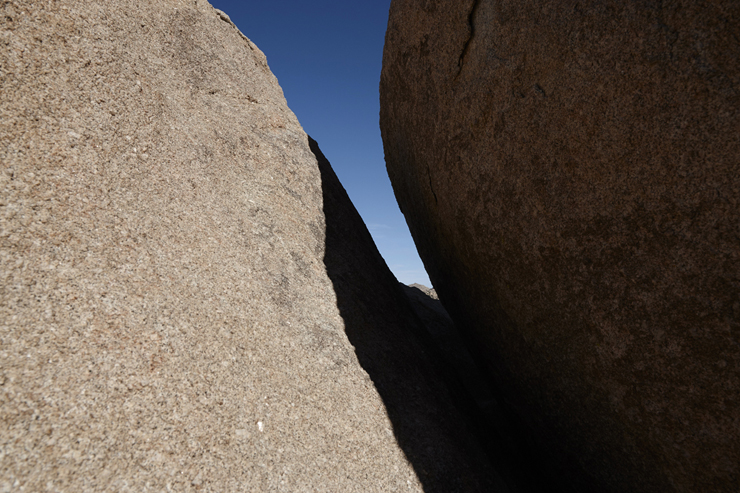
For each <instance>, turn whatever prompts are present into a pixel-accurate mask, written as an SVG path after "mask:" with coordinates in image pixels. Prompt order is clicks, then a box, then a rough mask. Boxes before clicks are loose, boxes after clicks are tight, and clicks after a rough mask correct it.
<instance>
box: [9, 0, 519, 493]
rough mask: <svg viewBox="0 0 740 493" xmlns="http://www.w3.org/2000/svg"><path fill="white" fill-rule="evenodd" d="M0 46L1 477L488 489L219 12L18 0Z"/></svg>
mask: <svg viewBox="0 0 740 493" xmlns="http://www.w3.org/2000/svg"><path fill="white" fill-rule="evenodd" d="M0 45H1V46H2V47H3V48H2V49H0V279H1V280H0V423H2V426H0V490H1V491H16V490H18V491H47V490H48V491H52V490H53V491H309V490H311V491H313V490H317V491H348V492H352V491H357V492H368V491H377V492H385V491H407V490H409V491H422V489H424V490H425V491H434V490H435V488H436V490H437V491H491V489H493V488H495V485H496V481H497V479H496V475H495V473H493V472H491V471H490V468H489V467H488V463H487V459H486V457H485V455H484V454H482V453H481V452H480V450H479V448H478V447H477V444H476V443H475V440H473V439H472V438H471V437H470V436H469V435H466V434H464V433H463V432H462V431H461V429H463V428H464V427H462V425H461V424H462V423H464V418H463V417H461V415H460V414H459V412H458V411H457V408H456V407H455V405H454V402H453V401H452V400H451V398H450V396H449V393H448V391H447V390H446V387H443V386H441V384H440V381H439V379H438V378H437V377H436V373H435V372H436V369H435V367H434V365H433V364H432V363H431V362H430V360H429V358H427V356H426V353H425V352H424V351H423V349H419V348H420V347H421V346H420V343H418V342H416V339H415V336H414V335H413V334H414V331H418V330H419V329H418V327H417V325H418V323H419V322H418V319H416V318H415V315H414V314H413V312H412V311H411V308H410V307H409V306H408V301H407V300H406V299H405V297H403V295H402V294H401V293H400V289H399V288H398V286H397V285H396V281H395V279H394V278H393V276H392V274H391V273H390V272H389V271H388V270H387V267H386V266H385V264H384V263H383V262H382V259H380V256H379V255H378V253H377V250H375V246H374V245H373V244H372V240H371V239H370V236H369V234H368V233H367V230H366V229H365V227H364V225H363V224H362V221H361V220H359V216H357V213H356V211H354V208H353V207H352V204H351V203H350V202H349V199H348V198H347V196H346V193H344V190H343V189H342V188H341V185H339V182H338V181H336V177H334V178H333V180H334V181H332V180H328V179H327V178H326V177H327V176H330V175H331V176H333V173H332V172H331V171H330V170H331V168H329V167H328V166H329V165H328V162H326V161H325V159H323V156H321V159H323V160H322V161H321V163H322V164H321V165H320V164H319V160H318V159H317V156H318V155H320V151H318V148H317V147H316V146H315V144H314V143H311V144H309V139H308V137H307V136H306V134H305V133H304V131H303V129H302V128H301V126H300V124H299V122H298V121H297V119H296V117H295V116H294V115H293V113H292V112H291V111H290V110H289V108H288V106H287V104H286V102H285V98H284V97H283V93H282V90H281V89H280V86H279V85H278V83H277V80H276V79H275V77H274V76H273V75H272V73H271V72H270V70H269V67H268V65H267V62H266V60H265V56H264V55H263V54H262V52H260V50H259V49H258V48H257V47H256V46H255V45H254V44H253V43H252V42H251V41H249V39H247V38H246V37H244V36H243V35H242V34H241V33H240V32H239V31H238V30H237V29H236V28H235V26H234V25H233V24H231V22H230V21H229V19H228V16H227V15H226V14H224V13H223V12H219V11H216V10H215V9H213V8H212V7H211V6H210V5H209V4H208V3H207V2H205V1H203V0H187V1H186V0H158V1H156V2H138V1H134V0H121V1H117V2H108V1H102V0H95V1H90V0H86V1H82V0H60V1H56V2H36V3H35V4H29V3H28V2H21V1H16V0H10V1H5V2H2V5H1V6H0ZM312 147H314V148H312ZM327 180H328V181H327ZM327 197H333V198H332V200H328V199H327ZM355 216H356V220H355V219H352V220H353V221H354V222H346V223H338V221H343V220H345V219H346V220H347V221H349V220H350V219H347V218H355ZM343 231H348V232H350V233H352V234H347V235H344V237H343V238H337V234H338V233H337V232H343ZM342 259H347V260H346V261H343V260H342ZM350 260H352V261H350ZM374 269H377V271H375V270H374ZM383 269H384V270H383ZM370 270H373V271H372V272H369V271H370ZM338 276H344V277H343V278H340V277H338ZM361 281H367V282H368V284H366V285H363V286H361V289H360V288H358V286H359V285H358V283H359V282H361ZM376 299H377V301H376ZM381 302H383V303H384V306H383V307H382V308H383V309H384V310H385V311H384V312H383V313H382V314H375V317H374V318H372V317H370V318H367V319H365V318H359V317H360V315H361V314H363V313H364V312H362V311H361V309H362V310H365V311H368V310H369V311H374V310H377V311H379V310H380V308H379V305H378V303H381ZM368 320H369V321H370V322H368ZM380 321H382V322H383V325H379V323H380ZM363 338H364V339H363ZM350 339H353V340H354V346H353V343H351V342H350ZM368 340H369V341H371V342H373V343H374V344H375V345H371V344H368V343H366V341H368ZM384 340H385V342H384ZM391 344H395V345H396V346H395V347H390V345H391ZM381 357H382V358H385V359H384V360H381V359H380V358H381ZM373 358H378V361H387V362H390V363H393V365H395V366H393V365H391V366H392V368H393V370H398V369H399V368H401V367H403V368H404V369H406V371H405V372H404V373H396V374H395V375H393V374H390V373H389V372H388V371H385V370H384V368H382V367H380V368H378V366H380V365H379V364H378V362H376V361H374V360H373ZM368 360H369V362H368ZM399 361H400V362H399ZM373 364H374V365H375V366H372V365H373ZM363 365H364V366H365V367H366V368H365V367H363ZM402 390H404V392H402ZM435 446H436V448H435ZM501 491H505V490H503V489H502V490H501Z"/></svg>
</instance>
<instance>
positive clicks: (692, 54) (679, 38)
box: [380, 0, 740, 492]
mask: <svg viewBox="0 0 740 493" xmlns="http://www.w3.org/2000/svg"><path fill="white" fill-rule="evenodd" d="M738 52H740V4H738V3H737V2H734V1H732V0H720V1H713V2H709V1H699V2H695V1H677V2H670V3H669V2H649V1H635V2H618V1H612V0H609V1H605V2H590V3H589V2H586V3H584V2H577V1H565V2H554V3H553V2H538V1H534V0H525V1H523V2H522V1H510V0H506V1H497V2H494V1H491V0H477V1H472V0H469V1H463V2H460V1H453V0H442V1H439V2H428V1H420V0H394V1H393V2H392V4H391V12H390V19H389V25H388V32H387V35H386V47H385V53H384V59H383V73H382V76H381V85H380V89H381V130H382V134H383V140H384V145H385V151H386V160H387V165H388V171H389V174H390V177H391V181H392V183H393V186H394V189H395V191H396V196H397V198H398V200H399V203H400V206H401V209H402V211H403V213H404V214H405V216H406V219H407V221H408V223H409V226H410V228H411V232H412V235H413V236H414V239H415V241H416V243H417V246H418V247H419V250H420V254H421V256H422V259H423V260H424V263H425V265H426V267H427V270H428V271H429V274H430V277H431V279H432V281H433V282H434V286H435V288H436V289H437V292H438V293H439V296H440V299H441V300H442V301H443V302H444V304H445V306H446V307H447V309H448V310H449V311H450V313H451V315H452V317H453V319H455V321H456V323H457V325H458V326H459V327H461V328H463V329H464V330H466V332H467V333H468V336H469V337H470V338H471V339H472V340H473V341H476V344H475V347H474V349H476V350H480V353H481V355H482V357H483V358H484V359H485V360H486V361H487V362H488V365H489V366H488V369H489V371H490V374H491V378H492V380H493V381H494V382H495V383H496V385H497V386H498V388H499V389H500V391H501V393H502V395H504V396H505V397H506V407H507V408H508V409H509V410H512V411H513V412H514V413H515V414H517V415H519V416H520V417H521V418H522V419H523V425H522V426H521V430H520V433H522V436H525V437H527V439H534V441H535V442H536V443H537V448H538V449H540V450H543V451H545V453H546V455H545V457H549V460H548V461H547V462H549V463H550V464H551V465H552V466H553V469H554V470H557V471H558V474H557V475H556V476H560V478H561V479H562V484H565V485H567V488H565V489H570V488H574V489H581V490H588V489H593V488H600V489H603V488H606V489H610V490H612V491H686V492H689V491H723V492H730V491H737V490H738V489H740V325H739V322H738V320H740V210H739V208H738V207H739V205H740V166H738V163H739V161H740V139H738V135H740V111H739V110H738V108H740V62H739V61H738V57H737V56H736V54H737V53H738ZM547 454H549V455H547ZM561 471H562V472H561Z"/></svg>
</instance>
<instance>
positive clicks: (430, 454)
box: [309, 137, 540, 493]
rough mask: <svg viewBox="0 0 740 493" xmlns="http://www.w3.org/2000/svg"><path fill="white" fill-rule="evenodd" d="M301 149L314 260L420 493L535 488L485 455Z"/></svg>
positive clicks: (475, 428)
mask: <svg viewBox="0 0 740 493" xmlns="http://www.w3.org/2000/svg"><path fill="white" fill-rule="evenodd" d="M309 144H310V147H311V150H312V151H313V153H314V154H315V156H316V159H317V161H318V165H319V170H320V172H321V181H322V191H323V200H324V202H323V204H324V214H325V218H326V251H325V255H324V264H325V266H326V270H327V273H328V275H329V278H330V279H331V281H332V283H333V286H334V291H335V293H336V296H337V304H338V308H339V311H340V314H341V316H342V318H343V319H344V324H345V330H346V333H347V337H348V338H349V341H350V342H351V343H352V345H353V346H354V348H355V353H356V355H357V358H358V360H359V362H360V364H361V365H362V367H363V368H364V369H365V371H366V372H367V373H368V375H369V376H370V378H371V379H372V381H373V383H374V385H375V387H376V389H377V391H378V393H379V394H380V396H381V397H382V399H383V402H384V404H385V407H386V411H387V413H388V416H389V417H390V420H391V422H392V424H393V429H394V433H395V437H396V440H397V442H398V444H399V445H400V446H401V448H402V449H403V451H404V453H405V454H406V457H407V459H408V460H409V462H410V463H411V464H412V465H413V467H414V469H415V471H416V473H417V476H418V477H419V479H420V481H421V482H422V484H423V486H424V491H425V492H427V493H431V492H445V493H449V492H477V491H481V492H483V491H485V492H529V491H540V490H539V489H533V488H529V487H524V488H522V487H519V486H518V485H517V483H518V482H519V481H517V480H516V479H512V478H513V477H514V476H515V475H516V474H514V473H512V472H511V471H510V469H511V467H510V464H508V463H506V461H505V460H503V462H502V457H506V456H507V455H508V454H507V453H506V452H505V451H504V450H503V449H501V450H498V451H497V452H496V453H495V454H494V456H492V454H491V450H493V449H496V448H500V447H498V446H499V445H500V444H501V443H502V442H501V441H499V440H497V439H496V438H495V435H494V434H493V432H492V431H491V430H490V429H488V428H490V427H488V428H487V427H486V425H485V419H484V417H483V416H482V415H480V412H479V411H477V408H478V407H477V404H476V402H475V399H474V398H473V397H472V396H471V395H470V393H469V392H468V391H467V390H466V388H465V386H464V385H462V383H461V382H460V381H459V378H458V377H457V376H456V375H455V373H454V371H451V370H450V368H449V366H448V365H446V364H445V363H444V358H443V357H442V355H441V354H440V352H439V350H438V348H436V347H435V341H434V338H433V337H432V335H431V334H430V333H429V332H428V331H426V330H425V328H424V326H423V324H422V322H421V320H420V318H419V316H418V315H417V314H416V313H415V312H414V309H413V308H412V305H411V303H410V301H409V299H408V298H407V296H406V294H405V293H404V291H403V288H402V285H400V284H399V283H398V282H397V281H396V278H395V277H394V275H393V274H392V273H391V272H390V270H389V269H388V267H387V265H386V263H385V261H384V260H383V258H382V257H381V255H380V253H379V252H378V250H377V248H376V247H375V243H374V242H373V239H372V237H371V236H370V233H369V231H368V230H367V228H366V226H365V224H364V222H363V221H362V219H361V217H360V215H359V213H358V212H357V211H356V209H355V208H354V206H353V205H352V203H351V201H350V199H349V197H348V195H347V193H346V191H345V190H344V188H343V187H342V185H341V183H340V182H339V180H338V178H337V176H336V174H335V173H334V171H333V170H332V168H331V165H330V164H329V162H328V160H327V159H326V158H325V157H324V155H323V154H322V152H321V150H320V149H319V147H318V144H317V143H316V141H314V140H313V139H311V138H310V137H309ZM476 413H477V414H476ZM487 449H491V450H487ZM525 482H526V481H525Z"/></svg>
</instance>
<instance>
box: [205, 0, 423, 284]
mask: <svg viewBox="0 0 740 493" xmlns="http://www.w3.org/2000/svg"><path fill="white" fill-rule="evenodd" d="M211 4H212V5H213V6H214V7H216V8H217V9H221V10H223V11H224V12H226V14H228V16H229V17H230V18H231V20H232V21H233V22H234V24H236V25H237V26H238V27H239V29H240V30H241V31H242V32H243V33H244V35H245V36H247V37H248V38H249V39H251V40H252V41H253V42H254V43H255V44H256V45H257V46H258V47H259V48H260V49H261V50H262V51H263V52H264V53H265V55H266V56H267V63H268V64H269V65H270V69H271V70H272V72H273V73H274V74H275V75H276V76H277V78H278V81H279V82H280V86H281V87H282V88H283V92H284V93H285V98H286V99H287V100H288V106H290V109H291V110H293V112H294V113H295V114H296V116H297V117H298V120H299V121H300V122H301V125H303V128H304V129H305V130H306V133H308V134H309V135H310V136H311V137H313V138H314V139H316V141H317V142H318V143H319V146H321V150H322V151H323V152H324V154H325V155H326V157H327V158H328V159H329V161H330V162H331V164H332V167H333V168H334V171H336V173H337V175H338V176H339V179H340V180H341V182H342V185H344V188H345V189H346V190H347V193H348V194H349V196H350V198H351V199H352V202H353V203H354V205H355V207H356V208H357V210H358V211H359V212H360V215H361V216H362V218H363V219H364V221H365V224H366V225H367V227H368V229H369V230H370V233H371V234H372V235H373V238H374V239H375V244H376V245H377V246H378V249H379V250H380V253H381V254H382V255H383V258H385V261H386V263H387V264H388V266H389V267H390V268H391V270H392V271H393V273H394V274H395V275H396V277H397V278H398V280H399V281H401V282H403V283H406V284H411V283H414V282H418V283H420V284H424V285H426V286H431V283H430V282H429V277H428V276H427V274H426V271H425V270H424V266H423V264H422V262H421V260H420V259H419V256H418V254H417V253H416V248H415V247H414V242H413V240H412V239H411V235H410V234H409V232H408V228H407V226H406V222H405V221H404V218H403V215H402V214H401V212H400V210H399V209H398V205H397V204H396V199H395V197H394V195H393V189H392V188H391V184H390V181H389V180H388V174H387V173H386V170H385V161H384V158H383V143H382V141H381V138H380V128H379V126H378V113H379V111H380V106H379V100H378V84H379V82H380V68H381V62H382V58H383V39H384V36H385V29H386V25H387V22H388V9H389V7H390V0H352V1H347V0H343V1H339V0H314V1H311V2H308V1H305V0H269V1H266V0H263V1H235V0H211Z"/></svg>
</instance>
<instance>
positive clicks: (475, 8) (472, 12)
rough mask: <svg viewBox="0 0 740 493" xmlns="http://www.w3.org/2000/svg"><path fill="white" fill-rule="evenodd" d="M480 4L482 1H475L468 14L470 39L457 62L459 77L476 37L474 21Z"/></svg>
mask: <svg viewBox="0 0 740 493" xmlns="http://www.w3.org/2000/svg"><path fill="white" fill-rule="evenodd" d="M480 3H481V0H475V1H474V2H473V6H472V7H471V9H470V13H469V14H468V29H469V30H470V34H469V35H468V39H467V40H466V41H465V45H464V46H463V49H462V52H461V53H460V58H459V59H458V61H457V67H458V69H457V75H460V73H461V72H462V69H463V64H464V62H465V57H466V56H467V54H468V50H469V49H470V42H471V41H473V36H475V25H474V24H473V19H474V18H475V13H476V12H477V11H478V7H480ZM456 77H457V76H456Z"/></svg>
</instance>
